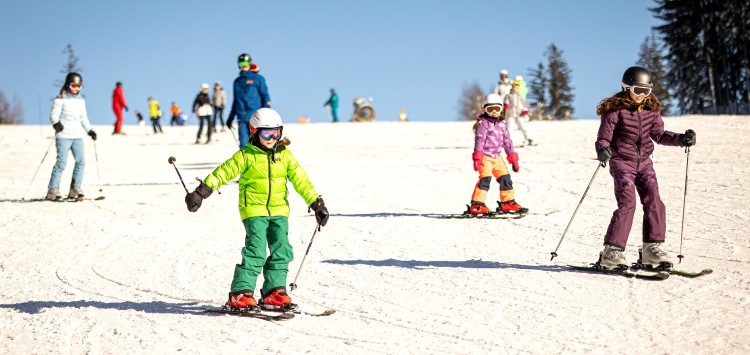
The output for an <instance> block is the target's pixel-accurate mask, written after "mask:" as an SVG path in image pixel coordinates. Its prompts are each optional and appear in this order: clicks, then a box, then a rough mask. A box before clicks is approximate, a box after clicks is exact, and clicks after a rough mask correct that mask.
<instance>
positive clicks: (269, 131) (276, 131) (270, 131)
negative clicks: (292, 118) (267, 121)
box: [258, 127, 281, 141]
mask: <svg viewBox="0 0 750 355" xmlns="http://www.w3.org/2000/svg"><path fill="white" fill-rule="evenodd" d="M258 136H260V138H263V139H264V140H267V141H270V140H271V139H275V140H279V138H281V128H279V127H276V128H260V129H258Z"/></svg>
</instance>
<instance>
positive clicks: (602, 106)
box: [596, 91, 661, 115]
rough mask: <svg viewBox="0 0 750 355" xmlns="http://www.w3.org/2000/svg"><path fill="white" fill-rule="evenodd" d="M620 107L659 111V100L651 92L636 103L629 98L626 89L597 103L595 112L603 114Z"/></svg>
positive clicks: (632, 109)
mask: <svg viewBox="0 0 750 355" xmlns="http://www.w3.org/2000/svg"><path fill="white" fill-rule="evenodd" d="M621 109H628V110H631V111H635V110H638V111H640V110H642V109H646V110H649V111H652V112H661V102H659V99H657V98H656V96H654V94H653V93H651V94H649V95H648V96H647V97H646V98H645V99H643V101H641V103H637V102H635V101H633V100H631V99H630V95H628V93H627V91H620V92H618V93H616V94H614V95H612V96H610V97H608V98H606V99H604V100H602V101H601V102H600V103H599V106H597V107H596V114H597V115H603V114H605V113H609V112H612V111H617V110H621Z"/></svg>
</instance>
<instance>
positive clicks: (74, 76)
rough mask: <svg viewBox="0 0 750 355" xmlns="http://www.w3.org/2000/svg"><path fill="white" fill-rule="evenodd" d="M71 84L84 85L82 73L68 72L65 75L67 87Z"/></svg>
mask: <svg viewBox="0 0 750 355" xmlns="http://www.w3.org/2000/svg"><path fill="white" fill-rule="evenodd" d="M70 84H79V85H83V78H82V77H81V74H78V73H68V75H67V76H66V77H65V88H66V89H67V88H69V87H70Z"/></svg>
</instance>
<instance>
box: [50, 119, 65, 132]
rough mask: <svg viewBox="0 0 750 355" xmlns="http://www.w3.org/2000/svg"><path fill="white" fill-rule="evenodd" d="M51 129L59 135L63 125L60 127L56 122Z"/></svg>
mask: <svg viewBox="0 0 750 355" xmlns="http://www.w3.org/2000/svg"><path fill="white" fill-rule="evenodd" d="M52 128H54V129H55V133H60V132H62V130H63V125H62V123H60V122H57V123H55V124H53V125H52Z"/></svg>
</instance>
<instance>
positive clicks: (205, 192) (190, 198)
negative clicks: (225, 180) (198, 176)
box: [185, 182, 213, 212]
mask: <svg viewBox="0 0 750 355" xmlns="http://www.w3.org/2000/svg"><path fill="white" fill-rule="evenodd" d="M212 192H213V190H211V188H210V187H208V186H207V185H206V184H204V183H203V182H201V184H200V185H198V187H196V188H195V191H193V192H191V193H189V194H187V195H185V204H186V205H187V209H188V211H190V212H195V211H197V210H198V209H199V208H200V207H201V203H203V199H206V198H208V196H211V193H212Z"/></svg>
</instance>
